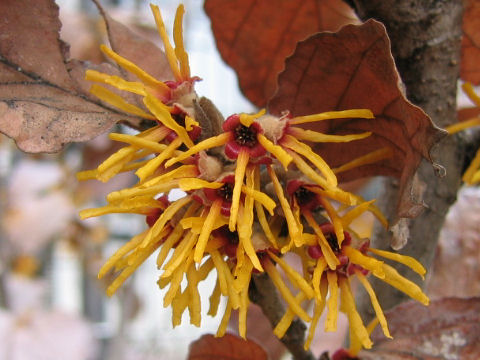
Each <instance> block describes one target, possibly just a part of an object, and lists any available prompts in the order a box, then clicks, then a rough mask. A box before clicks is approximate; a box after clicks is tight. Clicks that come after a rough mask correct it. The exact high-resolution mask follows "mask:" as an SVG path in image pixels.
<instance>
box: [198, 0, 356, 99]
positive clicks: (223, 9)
mask: <svg viewBox="0 0 480 360" xmlns="http://www.w3.org/2000/svg"><path fill="white" fill-rule="evenodd" d="M205 11H206V12H207V14H208V16H209V17H210V20H211V22H212V29H213V33H214V35H215V38H216V42H217V47H218V49H219V51H220V54H221V55H222V57H223V59H224V60H225V62H226V63H227V64H229V65H230V66H231V67H232V68H233V69H234V70H235V71H236V72H237V74H238V77H239V82H240V87H241V89H242V91H243V93H244V94H245V96H246V97H247V98H248V99H249V100H250V101H252V102H253V103H254V104H256V105H257V106H265V105H266V103H267V101H268V99H269V98H270V97H271V96H272V95H273V94H274V92H275V89H276V83H277V81H276V79H277V75H278V73H279V72H280V71H282V69H283V66H284V60H285V58H286V57H287V56H289V55H290V54H292V52H293V50H294V49H295V45H296V43H297V42H298V41H299V40H303V39H305V38H306V37H307V36H309V35H311V34H314V33H316V32H319V31H335V30H338V29H339V28H340V27H341V26H343V25H346V24H352V23H359V20H358V19H357V18H356V16H355V14H354V13H353V10H352V9H351V8H350V7H349V6H348V5H346V4H345V3H344V2H343V1H341V0H304V1H290V0H278V1H274V2H271V1H257V0H234V1H228V2H227V1H223V0H206V1H205Z"/></svg>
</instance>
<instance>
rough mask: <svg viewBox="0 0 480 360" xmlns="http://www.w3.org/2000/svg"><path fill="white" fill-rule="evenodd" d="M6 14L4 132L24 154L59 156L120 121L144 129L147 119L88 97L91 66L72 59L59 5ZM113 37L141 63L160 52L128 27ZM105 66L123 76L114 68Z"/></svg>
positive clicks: (15, 8)
mask: <svg viewBox="0 0 480 360" xmlns="http://www.w3.org/2000/svg"><path fill="white" fill-rule="evenodd" d="M0 13H1V14H2V21H1V22H0V33H1V34H2V35H1V36H0V131H1V132H3V133H4V134H6V135H7V136H9V137H11V138H13V139H14V140H15V141H16V143H17V145H18V146H19V148H20V149H22V150H24V151H27V152H55V151H59V150H61V148H62V147H63V145H64V144H66V143H68V142H78V141H87V140H89V139H92V138H93V137H95V136H97V135H99V134H101V133H103V132H105V131H107V130H108V129H109V128H110V127H111V126H112V125H113V124H114V123H115V122H117V121H127V122H129V123H131V124H134V125H137V126H138V125H139V123H140V122H141V119H138V118H135V117H132V116H130V115H127V114H125V113H122V112H121V111H118V110H115V109H112V108H109V107H107V106H106V105H105V104H102V103H100V102H99V101H98V99H95V98H94V97H92V96H91V95H90V94H88V88H89V83H88V82H86V81H85V80H84V79H83V78H84V72H85V69H86V68H87V67H89V64H86V63H83V62H81V61H78V60H69V59H68V45H67V44H65V43H64V42H63V41H62V40H60V38H59V30H60V27H61V23H60V21H59V19H58V6H57V5H56V4H55V3H54V1H53V0H40V1H35V2H30V1H27V0H7V1H2V2H0ZM112 34H114V35H115V36H116V38H118V39H121V42H122V44H124V46H131V47H132V48H134V49H135V50H136V51H137V56H138V57H139V58H146V57H145V56H144V55H143V54H145V53H147V52H148V51H151V52H154V53H155V51H154V50H153V49H152V46H151V44H150V43H145V42H141V41H140V40H139V39H138V38H137V37H135V36H134V35H133V34H132V33H131V32H130V31H129V30H128V29H126V28H122V27H115V30H111V31H110V35H112ZM112 36H113V35H112ZM158 51H160V50H158ZM155 54H157V53H155ZM135 60H136V59H135ZM100 67H101V69H102V71H104V72H107V73H111V74H117V73H118V69H117V68H115V67H113V66H111V65H109V64H102V65H100ZM160 67H161V66H160Z"/></svg>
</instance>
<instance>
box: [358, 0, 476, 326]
mask: <svg viewBox="0 0 480 360" xmlns="http://www.w3.org/2000/svg"><path fill="white" fill-rule="evenodd" d="M353 2H354V3H355V7H356V10H357V12H358V14H359V15H360V17H361V18H362V19H367V18H371V17H373V18H375V19H377V20H379V21H382V22H383V23H384V25H385V26H386V28H387V32H388V34H389V36H390V39H391V42H392V53H393V56H394V58H395V62H396V65H397V67H398V70H399V72H400V75H401V78H402V80H403V82H404V84H405V86H406V95H407V97H408V98H409V100H410V101H412V102H413V103H414V104H416V105H418V106H420V107H422V108H423V110H424V111H425V112H426V113H427V114H428V115H429V116H430V117H431V118H432V119H433V121H434V122H435V124H436V125H437V126H440V127H445V126H447V125H449V124H452V123H454V122H456V121H457V120H456V90H457V79H458V73H459V63H460V39H461V34H462V31H461V22H462V13H463V6H462V0H451V1H425V0H353ZM466 146H467V141H466V140H465V137H464V136H462V135H457V136H450V137H448V138H446V139H445V140H443V141H442V142H441V143H440V144H438V145H437V147H436V148H435V149H434V151H433V153H432V156H433V158H434V159H435V160H436V161H437V162H438V163H439V164H441V165H443V166H444V167H445V168H446V169H447V173H446V176H445V177H444V178H439V177H437V176H434V171H433V169H432V166H431V164H429V163H427V162H426V161H424V162H423V163H422V164H421V165H420V167H419V169H418V171H417V175H418V177H419V179H420V181H422V182H424V183H425V184H426V189H425V193H424V196H423V200H424V202H425V203H426V204H427V208H426V209H425V211H424V213H423V214H422V215H420V216H419V217H417V218H416V219H413V220H411V221H409V222H408V227H409V230H410V239H409V242H408V244H407V246H405V248H403V249H402V251H401V253H403V254H407V255H410V256H413V257H415V258H417V259H418V260H419V261H420V262H422V263H423V264H424V266H425V267H426V268H427V269H429V268H430V267H431V264H432V261H433V257H434V254H435V248H436V245H437V240H438V235H439V232H440V229H441V227H442V225H443V222H444V219H445V216H446V214H447V211H448V209H449V208H450V205H451V204H452V203H453V202H454V201H455V200H456V195H457V191H458V189H459V187H460V186H461V174H462V171H463V164H464V159H465V149H466ZM384 185H385V188H384V194H383V195H381V196H379V198H380V199H381V200H380V204H379V205H380V206H381V208H382V210H383V211H384V212H385V214H386V215H387V217H388V218H389V219H392V218H393V217H394V212H395V209H394V207H392V206H391V204H395V203H396V199H397V193H398V191H397V190H398V186H397V182H396V180H392V179H387V180H385V181H384ZM390 239H391V234H388V233H386V232H385V231H383V230H380V229H376V230H375V233H374V237H373V239H372V240H373V244H374V246H375V247H378V248H383V249H386V248H388V247H389V244H390ZM398 270H399V271H400V273H402V274H403V275H406V276H407V277H409V278H411V279H414V280H416V281H417V282H419V280H420V279H418V277H414V276H412V274H413V273H411V272H410V273H408V274H406V272H407V271H405V269H404V268H402V267H398ZM372 280H373V279H372ZM372 282H373V283H374V287H375V289H376V293H377V294H378V296H379V298H380V302H381V303H382V306H383V307H384V308H385V309H389V308H391V307H393V306H394V305H396V304H398V303H400V302H402V301H403V300H405V295H404V294H403V293H400V292H398V291H396V290H394V289H392V288H391V287H390V286H389V285H387V284H385V283H383V282H381V281H372ZM420 285H421V286H422V285H423V284H420ZM359 310H360V311H361V312H362V313H363V315H365V320H367V319H366V318H367V317H368V318H371V317H372V316H373V311H372V310H371V305H370V301H369V299H367V297H366V296H362V297H361V299H359Z"/></svg>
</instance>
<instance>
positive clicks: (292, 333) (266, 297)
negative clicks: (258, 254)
mask: <svg viewBox="0 0 480 360" xmlns="http://www.w3.org/2000/svg"><path fill="white" fill-rule="evenodd" d="M252 279H253V282H251V283H250V288H249V296H250V300H251V301H252V302H253V303H255V304H257V305H258V306H260V308H261V309H262V311H263V314H264V315H265V316H266V317H267V319H268V321H270V324H271V325H272V328H273V327H275V326H276V325H277V324H278V322H279V321H280V319H281V318H282V316H283V314H284V313H285V308H284V306H283V304H282V302H281V301H280V298H279V297H278V294H277V290H276V289H275V285H274V284H273V283H272V281H271V280H270V278H269V277H268V275H267V274H265V273H264V274H260V275H254V276H253V277H252ZM305 329H306V326H305V324H304V323H303V322H302V321H301V320H299V319H295V320H294V321H293V322H292V324H291V325H290V327H289V328H288V330H287V332H286V334H285V335H284V336H283V337H282V338H281V339H280V341H281V342H282V343H283V344H284V345H285V346H286V348H287V349H288V350H289V351H290V353H291V354H292V355H293V358H294V359H295V360H315V357H314V356H313V354H312V353H311V352H310V351H305V349H304V348H303V342H304V337H305Z"/></svg>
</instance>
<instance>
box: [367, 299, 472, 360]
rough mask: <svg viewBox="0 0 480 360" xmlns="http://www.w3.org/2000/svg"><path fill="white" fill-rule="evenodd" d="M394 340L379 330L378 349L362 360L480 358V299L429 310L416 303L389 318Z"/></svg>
mask: <svg viewBox="0 0 480 360" xmlns="http://www.w3.org/2000/svg"><path fill="white" fill-rule="evenodd" d="M385 315H386V317H387V321H388V327H389V329H390V333H391V334H392V336H393V340H388V339H386V338H385V337H384V336H383V334H382V331H381V329H379V327H377V329H375V331H374V332H373V334H372V340H373V342H374V344H375V345H374V347H373V349H372V350H370V351H362V352H361V353H360V358H361V359H362V360H373V359H375V360H407V359H408V360H433V359H444V360H452V359H462V360H476V359H479V358H480V298H478V297H477V298H470V299H460V298H444V299H439V300H436V301H433V302H431V303H430V305H429V306H427V307H425V306H423V305H421V304H418V303H415V302H413V301H412V302H408V303H405V304H402V305H399V306H397V307H395V308H393V309H392V310H390V311H388V312H387V313H386V314H385Z"/></svg>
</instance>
